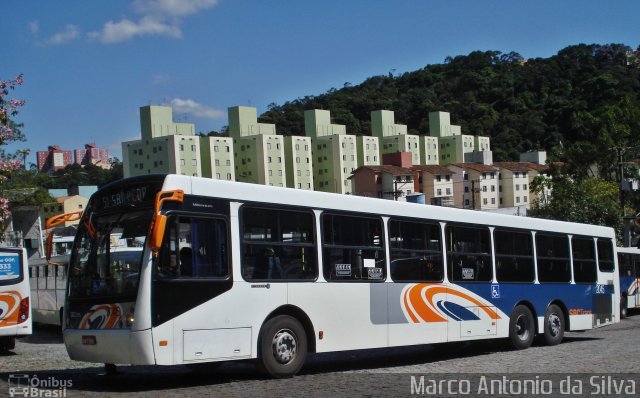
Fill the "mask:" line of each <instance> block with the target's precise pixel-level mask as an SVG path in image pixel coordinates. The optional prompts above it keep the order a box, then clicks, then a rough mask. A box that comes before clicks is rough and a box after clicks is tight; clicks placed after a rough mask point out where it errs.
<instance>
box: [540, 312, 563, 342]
mask: <svg viewBox="0 0 640 398" xmlns="http://www.w3.org/2000/svg"><path fill="white" fill-rule="evenodd" d="M565 329H566V327H565V320H564V313H563V312H562V309H560V307H558V306H557V305H555V304H551V305H550V306H549V308H547V312H546V313H545V314H544V342H545V343H546V344H547V345H558V344H560V342H561V341H562V338H563V337H564V331H565Z"/></svg>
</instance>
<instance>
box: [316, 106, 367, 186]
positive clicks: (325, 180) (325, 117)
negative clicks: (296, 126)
mask: <svg viewBox="0 0 640 398" xmlns="http://www.w3.org/2000/svg"><path fill="white" fill-rule="evenodd" d="M304 127H305V133H306V135H307V136H308V137H311V144H312V165H313V184H314V190H316V191H324V192H335V193H341V194H351V193H352V192H353V189H352V187H351V180H350V179H349V177H350V176H351V173H353V171H355V169H357V168H358V158H357V148H356V136H355V135H349V134H347V131H346V127H345V126H344V125H341V124H332V123H331V114H330V113H329V111H325V110H320V109H313V110H308V111H305V112H304Z"/></svg>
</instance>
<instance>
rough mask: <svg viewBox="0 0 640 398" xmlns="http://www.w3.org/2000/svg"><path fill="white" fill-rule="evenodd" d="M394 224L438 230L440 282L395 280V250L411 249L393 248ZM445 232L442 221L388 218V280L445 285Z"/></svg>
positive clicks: (434, 280) (386, 228) (432, 280)
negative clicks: (418, 225)
mask: <svg viewBox="0 0 640 398" xmlns="http://www.w3.org/2000/svg"><path fill="white" fill-rule="evenodd" d="M392 222H398V223H410V224H423V225H430V226H435V227H437V228H438V239H439V243H440V251H439V252H438V253H439V254H440V270H439V272H440V279H439V280H438V279H395V278H393V270H392V262H393V259H392V256H391V252H392V251H393V250H400V251H409V250H410V249H394V248H393V247H391V227H390V225H391V223H392ZM443 231H444V228H443V224H442V222H441V221H440V220H433V219H427V218H412V217H403V216H388V219H387V222H386V224H385V233H386V235H387V236H386V239H387V246H388V249H389V258H388V259H387V261H388V263H389V270H388V275H389V276H388V279H389V280H391V281H392V282H394V283H444V281H445V274H446V268H447V262H446V256H445V242H444V238H443ZM419 251H420V252H423V253H436V251H426V250H419Z"/></svg>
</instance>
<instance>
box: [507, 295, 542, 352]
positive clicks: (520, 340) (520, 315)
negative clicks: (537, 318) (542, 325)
mask: <svg viewBox="0 0 640 398" xmlns="http://www.w3.org/2000/svg"><path fill="white" fill-rule="evenodd" d="M535 334H536V333H535V323H534V321H533V314H531V311H530V310H529V308H527V307H526V306H524V305H519V306H517V307H516V308H515V309H514V310H513V313H512V314H511V319H509V339H510V340H511V344H512V345H513V347H514V348H515V349H516V350H524V349H525V348H529V347H530V346H531V343H533V338H534V337H535Z"/></svg>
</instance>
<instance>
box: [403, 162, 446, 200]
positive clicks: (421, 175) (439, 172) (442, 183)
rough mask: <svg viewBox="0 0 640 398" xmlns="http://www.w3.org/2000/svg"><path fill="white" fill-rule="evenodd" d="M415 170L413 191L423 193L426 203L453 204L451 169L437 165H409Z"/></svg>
mask: <svg viewBox="0 0 640 398" xmlns="http://www.w3.org/2000/svg"><path fill="white" fill-rule="evenodd" d="M411 169H412V170H413V171H415V172H416V175H417V177H416V178H415V191H416V192H420V193H423V194H424V199H425V203H426V204H431V205H434V206H453V171H451V170H449V169H448V168H446V167H444V166H439V165H418V166H413V167H411Z"/></svg>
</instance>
